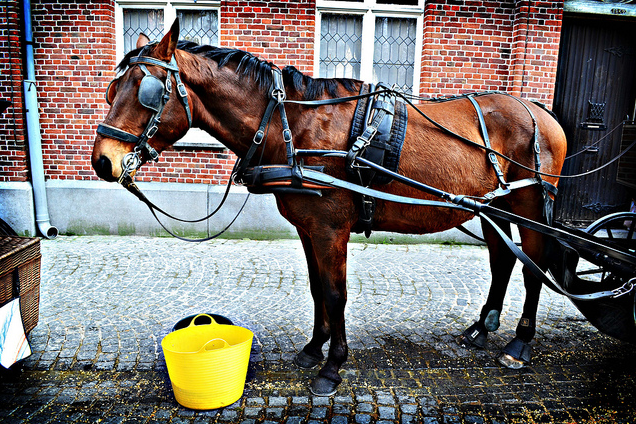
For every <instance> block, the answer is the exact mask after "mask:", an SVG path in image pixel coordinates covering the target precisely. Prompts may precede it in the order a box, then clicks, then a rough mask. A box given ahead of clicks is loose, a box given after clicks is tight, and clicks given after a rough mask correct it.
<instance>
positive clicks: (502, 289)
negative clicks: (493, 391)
mask: <svg viewBox="0 0 636 424" xmlns="http://www.w3.org/2000/svg"><path fill="white" fill-rule="evenodd" d="M495 223H496V224H497V225H498V226H499V227H500V228H501V229H502V230H503V231H504V232H505V233H506V234H507V235H508V236H509V237H512V235H511V234H512V233H511V229H510V223H509V222H507V221H500V220H496V221H495ZM482 232H483V234H484V240H486V244H487V245H488V254H489V257H490V273H491V276H492V280H491V283H490V290H489V292H488V299H487V300H486V303H485V304H484V306H483V308H482V310H481V315H480V317H479V320H478V321H477V322H475V323H474V324H473V325H471V326H470V327H468V328H467V329H466V330H465V331H464V333H463V334H462V335H460V336H459V337H458V339H457V342H458V343H459V344H460V345H462V346H464V347H468V348H479V349H481V348H483V347H484V346H485V345H486V339H487V337H488V333H489V332H490V331H496V330H497V329H498V328H499V316H500V315H501V310H502V308H503V302H504V298H505V296H506V290H507V289H508V282H509V281H510V275H511V274H512V270H513V268H514V266H515V262H516V260H517V258H516V256H515V255H514V253H512V252H511V251H510V249H509V248H508V247H507V246H506V244H505V243H504V242H503V240H501V237H499V235H498V234H497V233H496V231H495V230H494V229H493V228H492V226H491V225H490V224H489V223H487V222H486V221H483V220H482Z"/></svg>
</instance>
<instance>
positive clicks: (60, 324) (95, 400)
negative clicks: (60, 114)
mask: <svg viewBox="0 0 636 424" xmlns="http://www.w3.org/2000/svg"><path fill="white" fill-rule="evenodd" d="M41 247H42V254H43V257H42V273H41V275H42V282H41V288H40V289H41V293H40V299H41V304H40V322H39V324H38V326H37V327H36V328H35V329H34V330H33V331H32V332H31V334H30V335H29V339H30V343H31V347H32V349H33V351H34V355H32V356H31V357H30V358H28V359H27V360H26V361H24V362H23V363H21V364H20V365H19V367H18V368H19V369H17V371H14V370H9V371H8V372H4V371H0V422H3V423H4V422H8V423H10V422H21V421H24V417H25V416H26V415H25V414H27V413H28V414H29V415H28V416H29V417H31V418H30V419H29V421H28V422H37V421H38V420H37V419H36V418H39V417H46V419H47V420H48V419H49V418H50V419H51V420H53V421H55V422H73V423H75V422H77V423H79V422H82V423H86V422H96V421H99V420H101V422H108V421H112V422H122V423H123V422H144V423H151V422H162V423H163V422H165V423H167V422H170V420H172V421H171V422H188V423H189V424H193V423H195V422H196V423H205V422H216V421H218V422H223V423H232V424H234V423H237V422H245V423H246V424H257V423H258V424H262V421H263V420H265V421H272V422H288V423H289V424H296V423H299V422H301V423H307V422H316V423H318V422H320V424H330V423H339V422H340V421H342V422H345V421H344V420H345V419H346V420H347V421H348V422H351V423H376V424H377V422H391V423H392V424H396V423H398V422H401V423H405V424H406V423H411V422H423V423H439V424H441V423H443V422H460V423H462V424H464V423H481V422H483V423H495V422H514V421H516V422H550V421H553V422H609V421H608V420H609V418H608V417H615V419H616V422H621V420H622V422H629V417H632V416H633V415H634V413H635V412H636V410H635V409H634V406H633V402H631V398H629V396H628V395H627V394H629V393H633V392H634V391H636V382H635V378H634V376H635V375H636V366H634V365H633V357H634V354H635V351H634V349H633V347H629V346H628V345H625V344H621V343H620V342H617V341H615V340H613V339H610V338H608V337H606V336H603V335H601V334H599V333H598V332H597V331H596V330H595V329H593V328H592V327H591V326H590V325H589V324H588V323H587V322H585V321H584V320H583V319H582V318H581V316H580V314H579V312H578V311H577V310H576V309H575V308H574V306H573V305H572V304H571V303H570V302H569V301H568V300H567V299H565V298H563V297H561V296H559V295H556V294H554V293H552V292H550V291H549V290H543V292H542V298H541V303H540V307H539V313H538V317H537V318H538V319H537V321H538V332H537V337H536V338H535V341H534V342H533V349H534V351H535V356H534V357H533V362H532V364H531V366H530V367H529V368H528V369H527V370H525V371H509V370H503V369H501V368H499V367H498V366H497V365H496V355H497V353H498V352H499V350H500V349H501V347H503V346H505V344H506V343H507V342H508V341H509V340H510V339H511V338H512V337H513V336H514V330H515V328H516V324H517V321H518V319H519V316H520V315H521V311H522V306H523V305H522V303H521V301H520V299H523V297H524V290H523V284H522V283H521V272H520V268H519V267H517V268H516V269H515V271H514V273H513V279H512V282H511V284H510V288H509V293H508V295H507V297H506V300H505V302H504V310H503V311H502V316H501V328H500V329H499V330H498V331H497V332H495V333H491V334H490V335H489V342H488V344H487V346H486V348H485V349H484V350H481V351H469V350H466V349H463V348H461V347H459V346H458V345H457V344H456V343H455V337H456V336H457V334H459V333H460V332H461V331H463V329H465V328H466V327H468V326H469V325H471V324H472V323H473V322H474V320H475V319H476V318H477V317H478V315H479V312H480V309H481V305H482V304H483V302H484V301H485V299H486V296H487V293H488V284H489V270H488V263H487V256H488V254H487V251H486V250H485V249H484V248H482V247H478V246H443V245H431V244H426V245H418V244H414V245H391V244H386V245H382V244H362V243H361V244H355V243H353V244H350V245H349V248H348V249H349V256H348V269H347V279H348V281H347V287H348V301H347V308H346V323H347V336H348V340H349V360H348V362H347V363H346V364H345V366H344V369H343V371H342V372H341V375H342V377H343V378H344V382H343V383H342V385H341V386H340V388H339V390H338V392H337V393H336V395H335V396H334V397H333V398H321V397H314V396H311V395H310V394H309V391H308V389H307V383H308V382H309V380H310V379H311V378H312V377H313V376H314V375H315V373H316V371H317V370H314V371H300V370H298V369H296V368H295V367H294V366H293V365H291V363H292V360H293V358H294V357H295V354H296V353H297V352H298V351H299V350H300V349H302V348H303V346H304V345H305V344H306V343H307V342H308V341H309V340H310V338H311V336H312V321H313V302H312V298H311V293H310V291H309V287H308V277H307V268H306V264H305V259H304V257H303V253H302V247H301V245H300V242H299V241H298V240H280V241H260V242H258V241H250V240H216V241H213V242H210V243H203V244H195V245H190V244H186V243H182V242H180V241H177V240H173V239H167V238H148V237H59V238H58V239H57V240H54V241H48V240H43V241H42V244H41ZM140 264H143V266H140ZM69 305H70V307H69ZM200 312H209V313H218V314H222V315H224V316H228V317H230V318H231V319H232V320H233V321H234V322H235V323H237V324H238V325H241V326H244V327H247V328H249V329H251V330H252V331H254V333H255V342H254V350H253V351H252V353H251V355H250V361H251V362H250V372H249V373H248V382H247V384H246V387H245V394H244V396H243V397H242V398H241V399H239V400H238V401H237V402H236V403H235V404H233V405H230V406H229V407H227V408H224V409H221V410H219V411H216V410H215V411H193V410H188V409H186V408H183V407H181V406H179V405H178V404H177V403H176V401H175V400H174V396H173V394H172V389H171V386H170V380H169V377H168V373H167V369H166V364H165V359H164V356H163V352H162V349H161V340H162V338H163V337H164V336H165V335H166V334H167V333H168V332H169V331H170V330H171V328H172V326H173V325H174V324H175V322H177V321H178V320H180V319H182V318H184V317H186V316H189V315H193V314H196V313H200ZM324 351H325V353H326V352H327V345H325V350H324ZM9 405H10V406H9ZM376 420H377V421H376ZM480 420H481V421H480Z"/></svg>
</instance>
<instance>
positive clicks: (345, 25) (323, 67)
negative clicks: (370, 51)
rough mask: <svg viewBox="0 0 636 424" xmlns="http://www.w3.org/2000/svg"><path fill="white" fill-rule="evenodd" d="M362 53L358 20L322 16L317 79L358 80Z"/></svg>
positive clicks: (344, 16) (360, 26)
mask: <svg viewBox="0 0 636 424" xmlns="http://www.w3.org/2000/svg"><path fill="white" fill-rule="evenodd" d="M361 52H362V17H361V16H347V15H334V14H324V15H322V20H321V26H320V70H319V75H320V77H322V78H334V77H337V78H360V54H361Z"/></svg>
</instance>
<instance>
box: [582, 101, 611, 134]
mask: <svg viewBox="0 0 636 424" xmlns="http://www.w3.org/2000/svg"><path fill="white" fill-rule="evenodd" d="M587 102H588V104H589V107H588V109H587V120H586V121H585V122H581V128H583V129H586V130H596V131H603V130H606V129H607V125H605V122H603V115H605V103H594V102H591V101H590V100H588V101H587Z"/></svg>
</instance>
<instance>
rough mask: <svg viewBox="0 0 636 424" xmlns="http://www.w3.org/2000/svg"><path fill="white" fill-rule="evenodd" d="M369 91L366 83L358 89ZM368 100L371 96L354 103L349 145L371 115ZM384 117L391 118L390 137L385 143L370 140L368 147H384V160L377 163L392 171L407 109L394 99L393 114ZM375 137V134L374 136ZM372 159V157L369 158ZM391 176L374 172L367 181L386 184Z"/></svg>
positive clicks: (400, 144) (404, 132)
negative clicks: (368, 111)
mask: <svg viewBox="0 0 636 424" xmlns="http://www.w3.org/2000/svg"><path fill="white" fill-rule="evenodd" d="M368 92H369V88H368V85H366V84H365V85H363V86H362V89H361V90H360V94H367V93H368ZM370 101H373V102H374V103H375V101H374V98H373V97H365V98H363V99H360V100H358V103H357V104H356V109H355V112H354V115H353V121H352V125H351V131H350V133H349V144H350V146H351V145H352V144H353V143H354V142H355V141H356V139H357V138H358V137H359V136H360V135H362V133H363V132H364V130H365V128H366V123H367V122H368V117H369V116H373V111H371V113H367V109H368V104H369V102H370ZM385 119H389V120H392V123H391V131H390V137H389V139H388V141H386V143H375V142H374V140H375V138H374V140H371V144H370V147H372V148H378V149H384V150H385V153H384V155H383V157H384V160H383V163H378V165H380V166H382V167H384V168H386V169H388V170H390V171H393V172H397V170H398V166H399V164H400V154H401V153H402V145H403V144H404V138H405V137H406V128H407V121H408V110H407V108H406V105H405V104H404V103H403V102H401V101H399V100H396V101H395V114H394V115H390V114H387V116H386V117H385ZM376 137H377V136H376ZM363 157H365V158H367V159H371V158H373V157H374V155H369V156H368V157H367V156H366V155H365V154H364V153H363ZM371 160H372V159H371ZM391 180H392V178H390V177H387V176H385V175H383V174H378V173H376V174H375V176H374V177H373V179H372V181H370V182H369V183H373V184H387V183H389V182H391Z"/></svg>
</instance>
